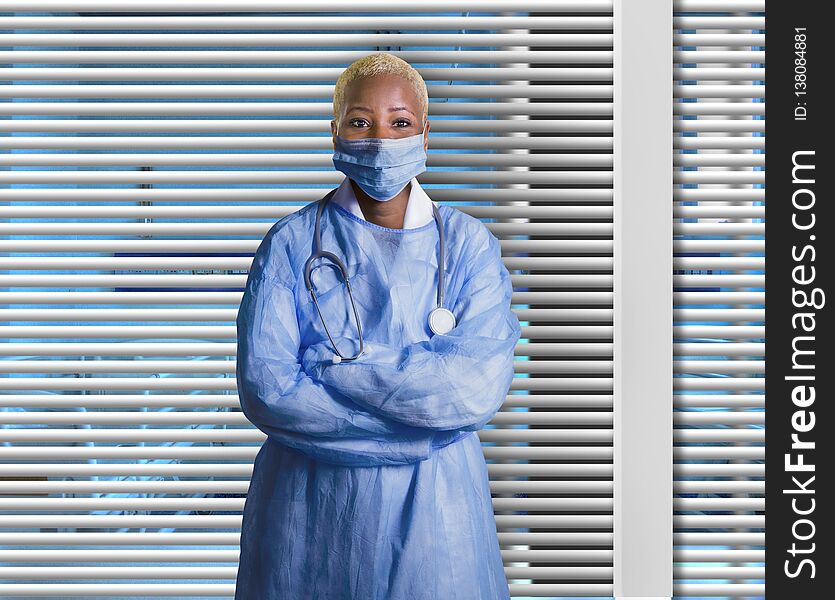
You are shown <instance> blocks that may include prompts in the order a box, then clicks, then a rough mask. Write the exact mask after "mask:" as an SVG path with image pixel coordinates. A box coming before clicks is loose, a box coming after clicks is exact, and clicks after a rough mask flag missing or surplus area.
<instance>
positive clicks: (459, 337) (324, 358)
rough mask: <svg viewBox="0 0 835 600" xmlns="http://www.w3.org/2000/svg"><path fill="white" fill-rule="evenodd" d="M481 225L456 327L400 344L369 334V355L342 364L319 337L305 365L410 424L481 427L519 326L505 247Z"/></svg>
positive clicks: (502, 382)
mask: <svg viewBox="0 0 835 600" xmlns="http://www.w3.org/2000/svg"><path fill="white" fill-rule="evenodd" d="M483 231H484V233H485V234H486V236H485V237H486V241H485V242H484V243H483V244H481V245H480V247H479V248H478V249H477V250H475V251H472V252H469V255H470V259H469V260H470V263H471V264H470V265H469V266H468V274H467V278H466V280H465V282H464V283H463V285H462V287H461V290H460V293H459V295H458V298H457V301H456V302H455V305H454V307H453V308H452V309H451V310H452V312H453V314H454V315H455V318H456V326H455V327H454V328H453V329H452V330H451V331H450V332H449V333H447V334H435V335H433V336H432V337H431V338H430V339H428V340H425V341H420V342H416V343H413V344H410V345H407V346H406V347H403V348H394V347H392V346H389V345H386V344H383V343H380V342H377V341H376V340H371V341H369V345H371V346H372V350H371V352H370V353H369V354H368V355H367V356H365V355H364V356H362V357H360V358H359V359H357V360H354V361H349V362H345V361H343V362H341V363H337V364H332V363H331V361H330V356H331V354H332V352H331V351H329V349H328V348H329V346H328V345H325V344H322V343H317V344H314V345H312V346H310V347H308V348H307V350H306V351H305V354H304V356H303V357H302V364H303V365H304V368H305V370H306V371H307V372H308V373H310V374H311V375H312V376H313V377H314V379H316V380H318V381H321V382H323V383H325V384H327V385H328V386H330V387H333V388H336V389H338V390H339V391H340V392H341V393H342V394H344V395H346V396H348V397H349V398H350V399H351V400H353V401H354V402H356V403H357V404H358V405H359V406H363V407H366V408H368V409H369V410H370V411H372V412H374V413H377V414H379V415H382V416H385V417H388V418H390V419H393V420H395V421H399V422H401V423H404V424H407V425H410V426H414V427H420V428H427V429H431V430H436V431H443V430H459V431H476V430H478V429H481V428H482V427H484V425H486V424H487V422H488V421H490V419H491V418H492V417H493V415H494V414H495V413H496V412H497V411H498V409H499V408H500V407H501V405H502V403H503V402H504V399H505V397H506V395H507V392H508V389H509V388H510V384H511V381H512V379H513V356H514V349H515V347H516V343H517V341H518V339H519V337H520V335H521V327H520V326H519V320H518V318H517V317H516V314H515V313H514V312H513V311H512V310H511V308H510V301H511V295H512V293H513V286H512V283H511V280H510V274H509V273H508V271H507V268H506V267H505V266H504V263H503V262H502V257H501V246H500V244H499V242H498V240H497V239H496V238H495V236H493V234H492V233H491V232H490V231H489V230H488V229H486V227H485V228H484V230H483ZM337 343H338V341H337ZM343 343H346V342H343ZM347 343H348V344H350V343H351V342H350V341H348V342H347Z"/></svg>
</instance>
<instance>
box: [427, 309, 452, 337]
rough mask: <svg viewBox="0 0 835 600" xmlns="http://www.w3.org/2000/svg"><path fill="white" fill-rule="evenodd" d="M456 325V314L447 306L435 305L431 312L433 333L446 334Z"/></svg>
mask: <svg viewBox="0 0 835 600" xmlns="http://www.w3.org/2000/svg"><path fill="white" fill-rule="evenodd" d="M454 327H455V315H454V314H452V312H451V311H450V310H448V309H446V308H443V307H435V308H433V309H432V312H430V313H429V329H431V330H432V333H440V334H445V333H449V332H450V331H452V329H453V328H454Z"/></svg>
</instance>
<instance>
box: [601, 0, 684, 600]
mask: <svg viewBox="0 0 835 600" xmlns="http://www.w3.org/2000/svg"><path fill="white" fill-rule="evenodd" d="M672 11H673V8H672V0H645V1H643V2H634V1H630V0H614V51H615V57H614V446H615V447H614V588H615V598H616V599H617V600H626V599H629V600H638V599H640V600H661V599H668V598H670V597H671V596H672V571H673V556H672V554H673V552H672V551H673V539H672V537H673V536H672V530H673V519H672V515H673V506H672V498H673V490H672V482H673V473H672V461H673V448H672V444H673V423H672V421H673V412H672V397H673V396H672V383H673V382H672V352H673V348H672V343H673V338H672V306H673V300H672V294H673V282H672V269H673V265H672V257H673V249H672V244H673V232H672V227H673V215H672V204H673V202H672V193H673V181H672V178H673V40H672V34H673V24H672V16H673V12H672Z"/></svg>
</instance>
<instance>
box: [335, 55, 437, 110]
mask: <svg viewBox="0 0 835 600" xmlns="http://www.w3.org/2000/svg"><path fill="white" fill-rule="evenodd" d="M375 75H397V76H399V77H402V78H403V79H405V80H406V81H408V82H409V84H410V85H411V86H412V89H413V90H414V92H415V96H417V98H418V103H419V104H418V108H419V111H420V115H421V117H422V120H424V121H425V120H426V118H427V117H428V115H429V93H428V91H427V90H426V82H425V81H424V80H423V77H421V75H420V73H418V72H417V70H416V69H415V68H414V67H413V66H412V65H410V64H409V63H407V62H406V61H405V60H403V59H402V58H399V57H397V56H395V55H393V54H388V53H386V52H377V53H375V54H369V55H368V56H364V57H362V58H360V59H358V60H355V61H354V62H352V63H351V64H350V65H349V66H348V68H346V69H345V70H344V71H343V72H342V74H341V75H340V76H339V78H338V79H337V80H336V86H335V87H334V90H333V116H334V119H338V118H339V116H340V115H341V114H342V105H343V104H344V103H345V88H346V87H347V86H348V84H349V83H352V82H354V81H357V80H359V79H366V78H369V77H374V76H375Z"/></svg>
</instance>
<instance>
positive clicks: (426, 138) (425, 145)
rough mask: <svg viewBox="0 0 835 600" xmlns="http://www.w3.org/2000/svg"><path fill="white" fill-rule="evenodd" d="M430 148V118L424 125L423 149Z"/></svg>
mask: <svg viewBox="0 0 835 600" xmlns="http://www.w3.org/2000/svg"><path fill="white" fill-rule="evenodd" d="M428 148H429V120H428V119H427V120H426V125H424V126H423V151H424V152H426V150H427V149H428Z"/></svg>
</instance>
